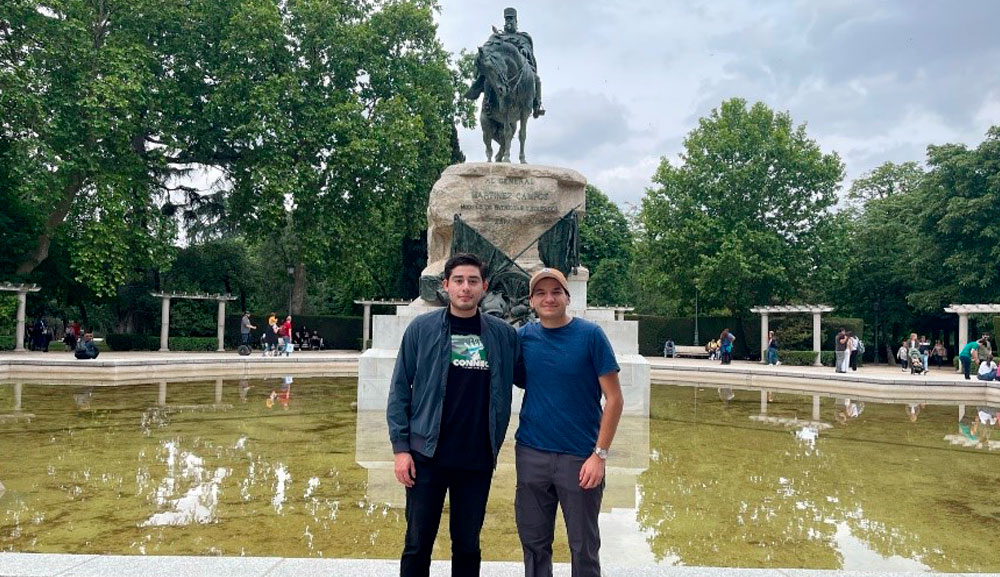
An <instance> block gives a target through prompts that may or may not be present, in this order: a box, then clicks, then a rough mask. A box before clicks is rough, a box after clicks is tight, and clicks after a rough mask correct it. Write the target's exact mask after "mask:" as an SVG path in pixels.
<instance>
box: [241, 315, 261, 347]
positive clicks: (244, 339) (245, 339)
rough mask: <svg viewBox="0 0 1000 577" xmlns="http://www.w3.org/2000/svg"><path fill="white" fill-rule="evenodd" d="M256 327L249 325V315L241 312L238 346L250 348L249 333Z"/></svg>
mask: <svg viewBox="0 0 1000 577" xmlns="http://www.w3.org/2000/svg"><path fill="white" fill-rule="evenodd" d="M256 328H257V327H255V326H253V325H252V324H250V313H248V312H247V311H243V318H242V319H240V344H241V345H243V346H246V347H249V346H250V331H251V330H254V329H256Z"/></svg>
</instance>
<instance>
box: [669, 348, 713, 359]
mask: <svg viewBox="0 0 1000 577" xmlns="http://www.w3.org/2000/svg"><path fill="white" fill-rule="evenodd" d="M674 356H677V357H693V358H702V359H707V358H708V351H706V350H705V347H698V346H674Z"/></svg>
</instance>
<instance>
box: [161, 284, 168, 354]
mask: <svg viewBox="0 0 1000 577" xmlns="http://www.w3.org/2000/svg"><path fill="white" fill-rule="evenodd" d="M169 340H170V297H163V303H162V304H161V305H160V352H161V353H165V352H167V351H169V350H170V346H169V344H168V342H169Z"/></svg>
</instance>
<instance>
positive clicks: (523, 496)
mask: <svg viewBox="0 0 1000 577" xmlns="http://www.w3.org/2000/svg"><path fill="white" fill-rule="evenodd" d="M514 454H515V459H516V463H517V492H516V495H515V498H514V516H515V518H516V520H517V533H518V536H519V537H520V538H521V548H522V549H523V550H524V575H525V577H551V575H552V539H553V537H554V533H555V525H556V505H557V504H558V505H559V506H561V507H562V512H563V520H564V521H565V522H566V533H567V535H566V536H567V538H568V540H569V550H570V560H571V561H572V564H573V568H572V575H573V577H600V575H601V558H600V555H599V553H600V549H601V532H600V528H599V527H598V525H597V517H598V515H599V514H600V512H601V498H602V497H603V496H604V481H601V485H600V486H599V487H597V488H595V489H590V490H583V489H581V488H580V468H581V467H583V463H584V461H586V460H587V459H585V458H583V457H577V456H574V455H567V454H564V453H549V452H546V451H538V450H535V449H531V448H528V447H524V446H521V445H517V446H516V447H515V449H514Z"/></svg>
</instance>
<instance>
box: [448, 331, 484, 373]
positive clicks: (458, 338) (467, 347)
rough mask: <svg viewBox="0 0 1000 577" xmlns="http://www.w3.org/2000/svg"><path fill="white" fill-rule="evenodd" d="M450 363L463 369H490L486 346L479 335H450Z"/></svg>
mask: <svg viewBox="0 0 1000 577" xmlns="http://www.w3.org/2000/svg"><path fill="white" fill-rule="evenodd" d="M451 364H452V365H453V366H456V367H459V368H463V369H475V370H482V371H488V370H489V369H490V363H489V361H488V360H487V357H486V346H485V345H484V344H483V340H482V339H480V338H479V335H451Z"/></svg>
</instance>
